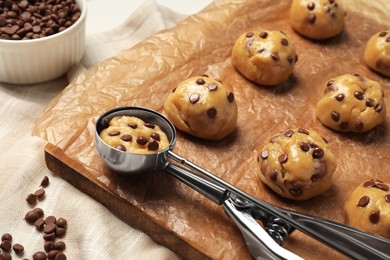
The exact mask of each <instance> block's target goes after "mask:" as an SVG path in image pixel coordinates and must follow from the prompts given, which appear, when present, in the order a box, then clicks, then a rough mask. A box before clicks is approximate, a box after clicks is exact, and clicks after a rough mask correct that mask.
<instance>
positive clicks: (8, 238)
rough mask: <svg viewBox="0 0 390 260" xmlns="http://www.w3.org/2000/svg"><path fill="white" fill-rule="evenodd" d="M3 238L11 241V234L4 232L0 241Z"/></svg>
mask: <svg viewBox="0 0 390 260" xmlns="http://www.w3.org/2000/svg"><path fill="white" fill-rule="evenodd" d="M4 240H8V241H12V235H11V234H10V233H4V234H3V235H2V236H1V241H4Z"/></svg>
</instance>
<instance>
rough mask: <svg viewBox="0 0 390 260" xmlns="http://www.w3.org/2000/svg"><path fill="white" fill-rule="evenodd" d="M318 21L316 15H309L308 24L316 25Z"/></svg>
mask: <svg viewBox="0 0 390 260" xmlns="http://www.w3.org/2000/svg"><path fill="white" fill-rule="evenodd" d="M316 20H317V17H316V15H315V14H310V15H309V18H308V22H309V23H310V24H314V23H315V22H316Z"/></svg>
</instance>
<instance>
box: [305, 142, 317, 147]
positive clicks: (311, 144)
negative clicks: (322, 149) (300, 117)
mask: <svg viewBox="0 0 390 260" xmlns="http://www.w3.org/2000/svg"><path fill="white" fill-rule="evenodd" d="M307 143H308V144H309V146H310V148H316V147H318V145H316V144H315V143H313V142H312V141H309V142H307Z"/></svg>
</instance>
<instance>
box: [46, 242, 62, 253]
mask: <svg viewBox="0 0 390 260" xmlns="http://www.w3.org/2000/svg"><path fill="white" fill-rule="evenodd" d="M43 248H44V249H45V251H46V252H50V251H51V250H54V249H56V247H55V243H54V241H46V242H45V244H44V245H43ZM57 250H59V249H57Z"/></svg>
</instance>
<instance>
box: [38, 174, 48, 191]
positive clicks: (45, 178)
mask: <svg viewBox="0 0 390 260" xmlns="http://www.w3.org/2000/svg"><path fill="white" fill-rule="evenodd" d="M40 186H41V187H44V188H45V187H47V186H49V177H47V176H45V177H43V179H42V181H41V185H40Z"/></svg>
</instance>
